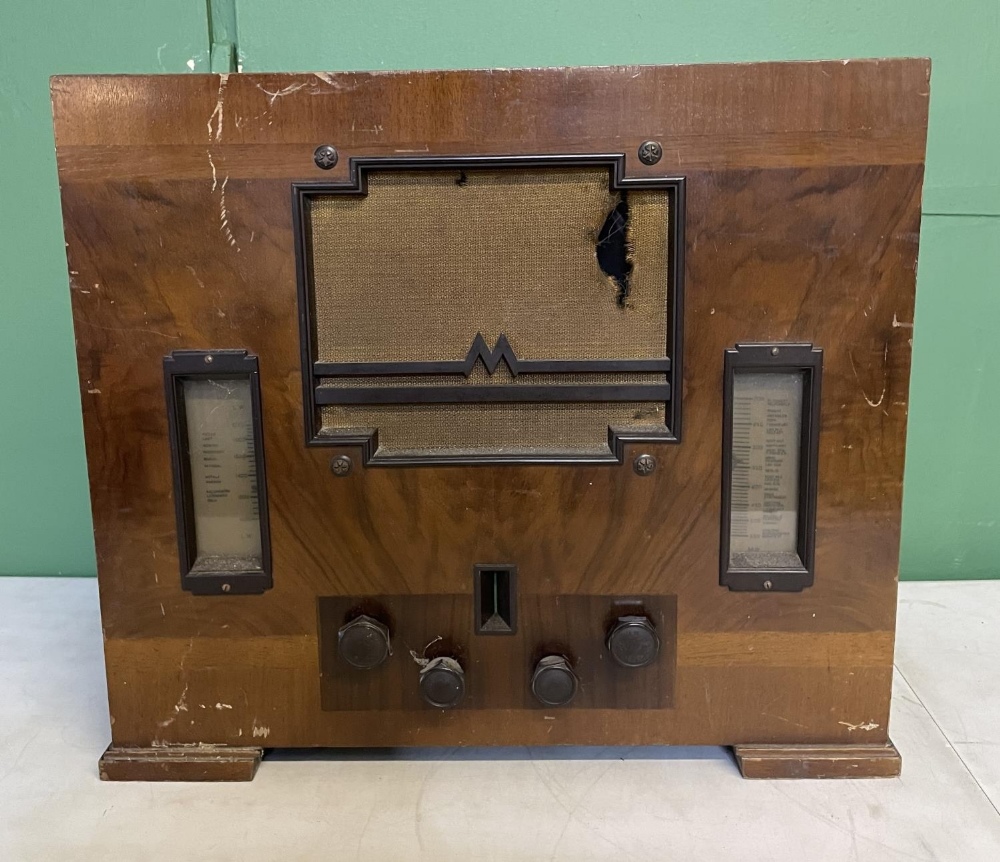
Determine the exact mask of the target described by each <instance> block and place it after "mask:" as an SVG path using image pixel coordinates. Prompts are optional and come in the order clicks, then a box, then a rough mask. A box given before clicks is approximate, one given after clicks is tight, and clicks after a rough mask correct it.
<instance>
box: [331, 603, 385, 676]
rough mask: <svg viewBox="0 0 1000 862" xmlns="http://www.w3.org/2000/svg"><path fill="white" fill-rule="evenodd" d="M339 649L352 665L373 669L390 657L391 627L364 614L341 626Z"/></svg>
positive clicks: (343, 657)
mask: <svg viewBox="0 0 1000 862" xmlns="http://www.w3.org/2000/svg"><path fill="white" fill-rule="evenodd" d="M337 650H338V651H339V652H340V657H341V658H342V659H343V660H344V661H346V662H347V663H348V664H349V665H351V667H356V668H358V669H360V670H371V669H372V668H373V667H378V666H379V665H380V664H382V662H384V661H385V660H386V659H387V658H389V652H390V650H389V629H388V628H387V627H386V625H385V624H384V623H380V622H379V621H378V620H376V619H373V618H372V617H369V616H365V615H364V614H362V615H361V616H359V617H355V618H354V619H353V620H351V621H350V622H349V623H345V624H344V625H343V626H341V627H340V631H338V632H337Z"/></svg>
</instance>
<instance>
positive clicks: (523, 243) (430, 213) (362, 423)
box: [305, 167, 671, 459]
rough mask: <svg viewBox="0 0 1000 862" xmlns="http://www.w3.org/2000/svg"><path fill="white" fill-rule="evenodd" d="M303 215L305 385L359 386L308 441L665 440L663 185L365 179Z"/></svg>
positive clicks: (464, 175)
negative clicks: (362, 187) (313, 368)
mask: <svg viewBox="0 0 1000 862" xmlns="http://www.w3.org/2000/svg"><path fill="white" fill-rule="evenodd" d="M305 216H306V218H305V221H306V228H307V230H308V232H309V236H308V239H309V248H310V260H309V261H308V268H309V271H310V284H309V288H310V293H311V296H310V300H311V304H312V308H311V315H312V322H313V332H312V340H313V343H312V345H311V352H312V356H313V359H314V361H316V362H318V363H321V364H322V365H323V366H325V369H328V370H329V373H327V370H323V371H322V373H320V372H317V374H318V377H319V379H317V380H316V382H317V383H318V384H319V388H320V389H321V390H327V389H340V390H346V389H354V390H357V389H358V388H359V387H360V388H361V389H362V390H363V392H362V394H360V395H359V394H358V393H357V392H354V393H353V394H351V395H350V396H347V395H345V396H338V395H336V394H333V395H330V394H329V393H328V394H327V396H326V397H328V398H329V399H330V400H328V401H320V406H319V407H318V409H317V414H318V415H317V417H316V419H317V425H318V433H317V436H318V437H319V438H323V437H337V436H341V437H348V436H351V437H357V436H358V435H359V434H362V435H363V434H365V433H369V434H370V433H373V432H375V431H377V441H378V450H377V457H394V456H401V457H419V456H420V454H421V453H430V454H431V455H433V456H436V457H438V456H439V457H454V456H461V457H466V456H468V457H470V458H472V459H475V458H476V457H479V456H483V457H490V458H492V457H500V458H514V457H517V456H519V455H522V454H523V455H530V456H534V455H545V456H549V455H552V456H556V457H559V456H567V457H573V456H576V455H582V456H586V457H591V456H594V457H600V456H605V455H607V454H608V453H609V452H610V445H609V428H612V427H613V428H624V429H626V430H628V431H635V432H636V433H637V434H643V433H647V432H649V433H651V434H654V435H655V434H662V433H663V432H664V431H665V421H666V419H665V417H666V409H665V408H666V401H667V396H666V394H665V393H666V392H667V387H666V386H665V384H666V382H667V373H666V371H667V365H666V364H665V363H666V361H667V353H666V349H667V340H668V325H669V320H668V314H667V309H668V246H669V244H668V229H669V222H670V216H671V213H670V198H669V196H668V194H667V193H666V191H665V190H661V189H633V190H630V191H629V192H628V196H627V199H626V198H625V195H624V194H621V193H619V192H617V191H614V190H612V189H611V188H610V175H609V171H608V170H607V169H606V168H601V167H580V168H552V167H517V168H474V167H463V168H462V169H461V170H457V169H451V170H446V169H412V170H398V169H393V170H385V171H379V170H372V171H370V172H369V173H368V185H367V193H366V194H360V193H359V194H323V193H317V194H315V195H311V196H309V197H308V198H307V205H306V210H305ZM477 338H478V341H477ZM477 344H478V345H479V346H478V347H477V346H476V345H477ZM477 351H478V353H477ZM500 356H502V357H503V360H504V361H499V363H496V362H494V360H496V359H498V358H499V357H500ZM650 362H653V363H654V365H652V366H651V365H650V364H649V363H650ZM449 363H450V364H449ZM463 363H470V364H471V363H474V365H471V372H470V365H469V364H465V365H463ZM533 363H534V364H533ZM552 363H562V365H558V366H554V367H549V366H551V365H552ZM567 363H568V364H567ZM574 363H576V365H574ZM581 363H583V367H580V364H581ZM629 363H631V365H630V364H629ZM655 363H660V364H659V365H656V364H655ZM442 364H443V365H442ZM371 366H377V367H375V368H374V369H372V368H371ZM428 366H433V367H430V368H429V367H428ZM438 366H441V367H438ZM491 367H492V368H493V369H494V370H493V371H490V370H489V369H490V368H491ZM359 369H360V370H359ZM369 371H370V372H371V373H369ZM362 377H363V378H364V379H361V378H362ZM549 386H551V387H553V388H554V389H555V388H558V387H563V388H562V390H561V392H560V393H559V394H558V396H556V395H555V394H554V395H553V398H552V399H551V402H552V403H549V401H550V399H547V398H546V397H545V392H544V391H541V390H539V389H538V388H539V387H549ZM387 387H388V388H391V389H392V390H393V391H392V392H391V393H387V392H385V391H382V392H379V391H377V390H380V389H385V388H387ZM408 387H412V389H413V390H414V391H415V390H417V389H420V390H424V391H426V390H428V389H432V388H437V387H448V388H449V392H450V393H451V392H453V393H454V397H452V396H451V394H442V393H441V392H436V393H433V397H430V396H429V395H419V394H413V397H412V398H410V397H408V396H407V393H408V392H409V391H410V390H409V389H408ZM498 387H507V388H508V389H509V390H510V392H511V401H510V403H508V402H507V401H505V400H504V397H505V396H504V395H498V394H497V391H496V390H497V389H498ZM565 387H573V388H572V389H568V388H565ZM621 387H629V388H628V389H627V390H625V389H622V388H621ZM483 389H489V390H491V392H490V393H489V395H488V396H486V395H482V393H481V391H480V390H483ZM524 389H534V390H536V391H535V392H534V393H533V394H527V393H526V392H523V391H522V392H515V391H514V390H524ZM460 390H461V391H460ZM317 391H319V390H317ZM505 391H506V390H505ZM364 393H371V395H372V398H371V403H361V402H364V401H365V400H366V398H367V396H366V395H365V394H364ZM317 400H319V399H317ZM331 402H333V403H331ZM390 402H391V403H390ZM428 402H438V403H428ZM442 402H447V403H442Z"/></svg>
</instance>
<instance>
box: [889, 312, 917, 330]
mask: <svg viewBox="0 0 1000 862" xmlns="http://www.w3.org/2000/svg"><path fill="white" fill-rule="evenodd" d="M892 328H893V329H899V328H903V329H913V324H912V323H903V321H902V320H900V319H899V318H898V317H896V312H895V311H894V312H893V313H892Z"/></svg>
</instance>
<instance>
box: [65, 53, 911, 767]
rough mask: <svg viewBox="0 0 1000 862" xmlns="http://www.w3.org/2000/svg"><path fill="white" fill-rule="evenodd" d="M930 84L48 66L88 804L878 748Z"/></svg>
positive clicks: (792, 76)
mask: <svg viewBox="0 0 1000 862" xmlns="http://www.w3.org/2000/svg"><path fill="white" fill-rule="evenodd" d="M928 79H929V65H928V63H927V62H926V61H924V60H864V61H849V62H848V61H837V62H808V63H761V64H750V65H714V66H690V67H683V66H673V67H670V66H663V67H656V66H642V67H611V68H579V69H533V70H483V71H447V72H359V73H314V74H291V75H289V74H231V75H211V76H209V75H189V76H173V75H162V76H149V77H111V76H107V77H57V78H54V79H53V81H52V99H53V109H54V114H55V128H56V144H57V155H58V165H59V177H60V184H61V194H62V206H63V212H64V217H65V229H66V243H67V258H68V263H69V269H70V287H71V291H72V298H73V310H74V319H75V326H76V338H77V352H78V359H79V373H80V391H81V398H82V401H83V413H84V423H85V431H86V442H87V453H88V460H89V468H90V481H91V488H92V503H93V515H94V523H95V534H96V542H97V557H98V574H99V584H100V593H101V609H102V617H103V625H104V636H105V655H106V661H107V679H108V691H109V699H110V712H111V730H112V745H111V747H110V748H109V749H108V751H107V752H106V753H105V755H104V757H103V758H102V760H101V775H102V777H104V778H108V779H181V780H192V779H249V778H251V777H252V776H253V774H254V771H255V769H256V767H257V764H258V763H259V761H260V757H261V753H262V750H263V749H265V748H271V747H306V746H413V745H421V746H434V745H449V746H451V745H530V746H535V745H609V744H614V745H648V744H685V745H731V746H734V747H735V749H736V755H737V759H738V762H739V764H740V767H741V769H742V770H743V773H744V775H747V776H839V775H852V776H872V775H894V774H897V773H898V771H899V768H900V760H899V756H898V754H897V753H896V751H895V749H894V748H893V747H892V744H891V743H890V741H889V737H888V735H887V725H888V720H889V700H890V688H891V682H892V662H893V635H894V624H895V611H896V576H897V563H898V548H899V525H900V505H901V494H902V479H903V454H904V444H905V432H906V416H907V402H908V382H909V370H910V353H911V335H912V326H911V321H912V320H913V304H914V283H915V270H916V260H917V244H918V235H919V227H920V195H921V182H922V178H923V162H924V147H925V136H926V123H927V106H928Z"/></svg>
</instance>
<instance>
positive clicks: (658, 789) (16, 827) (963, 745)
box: [0, 578, 1000, 862]
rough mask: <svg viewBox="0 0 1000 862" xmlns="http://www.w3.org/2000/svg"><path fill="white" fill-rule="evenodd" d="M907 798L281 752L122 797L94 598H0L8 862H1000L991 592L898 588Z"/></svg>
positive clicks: (682, 761)
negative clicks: (111, 761)
mask: <svg viewBox="0 0 1000 862" xmlns="http://www.w3.org/2000/svg"><path fill="white" fill-rule="evenodd" d="M900 592H901V599H900V618H899V640H898V645H897V651H896V653H897V654H896V658H897V662H896V664H897V674H896V687H895V696H894V703H893V714H892V723H891V726H890V733H891V735H892V739H893V741H894V742H895V743H896V745H897V747H898V748H899V749H900V751H901V752H902V754H903V775H902V777H901V778H898V779H881V780H869V781H796V782H789V781H785V782H764V781H744V780H742V779H741V778H740V777H739V773H738V772H737V770H736V767H735V766H734V764H733V762H732V760H731V758H730V756H729V755H728V753H727V752H725V751H723V750H722V749H715V748H687V749H661V748H630V749H591V748H588V749H569V750H556V751H552V752H545V751H537V750H535V751H532V750H528V749H501V750H499V751H487V750H483V749H473V750H468V749H444V750H418V751H414V752H409V753H381V752H356V753H353V754H351V753H349V754H346V755H345V754H344V753H340V754H339V756H338V757H336V758H334V757H331V756H330V755H323V756H320V755H315V756H305V757H303V756H301V755H298V754H295V753H293V752H276V753H274V754H273V755H271V756H270V757H268V759H267V760H265V762H264V764H263V765H262V766H261V768H260V771H259V772H258V773H257V777H256V779H255V780H254V781H253V782H252V783H249V784H205V785H200V784H127V783H126V784H116V783H106V782H101V781H99V780H98V778H97V769H96V764H97V758H98V755H99V754H100V753H101V752H102V751H103V749H104V748H105V746H106V745H107V743H108V739H109V732H108V724H107V711H106V704H105V699H104V698H105V686H104V676H103V668H102V656H101V634H100V632H101V627H100V622H99V619H98V610H97V594H96V584H95V583H94V582H93V581H90V580H68V579H67V580H58V579H27V578H24V579H22V578H0V860H2V862H28V860H46V862H49V860H73V862H86V860H102V862H104V860H115V862H132V860H143V862H144V860H161V859H162V860H171V862H192V860H213V862H216V860H228V859H234V860H240V862H255V860H267V862H272V860H281V862H293V860H314V859H315V860H332V859H366V860H392V862H403V860H410V859H421V860H433V862H443V860H463V862H465V860H469V862H471V860H534V859H539V860H541V859H545V860H556V859H566V860H573V862H581V860H590V859H602V860H603V859H615V860H618V862H624V860H632V859H636V860H646V859H648V860H656V862H662V860H673V859H683V860H694V862H702V860H709V862H712V860H738V862H748V860H783V859H789V860H801V862H819V860H835V862H842V860H878V862H884V860H897V859H920V860H924V859H926V860H956V862H959V860H960V862H980V860H981V862H998V860H1000V813H998V806H1000V719H998V716H1000V668H998V659H1000V626H998V620H1000V617H998V614H997V609H998V608H1000V582H993V583H990V582H978V583H977V582H965V583H950V584H949V583H934V584H903V585H902V587H901V590H900Z"/></svg>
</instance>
